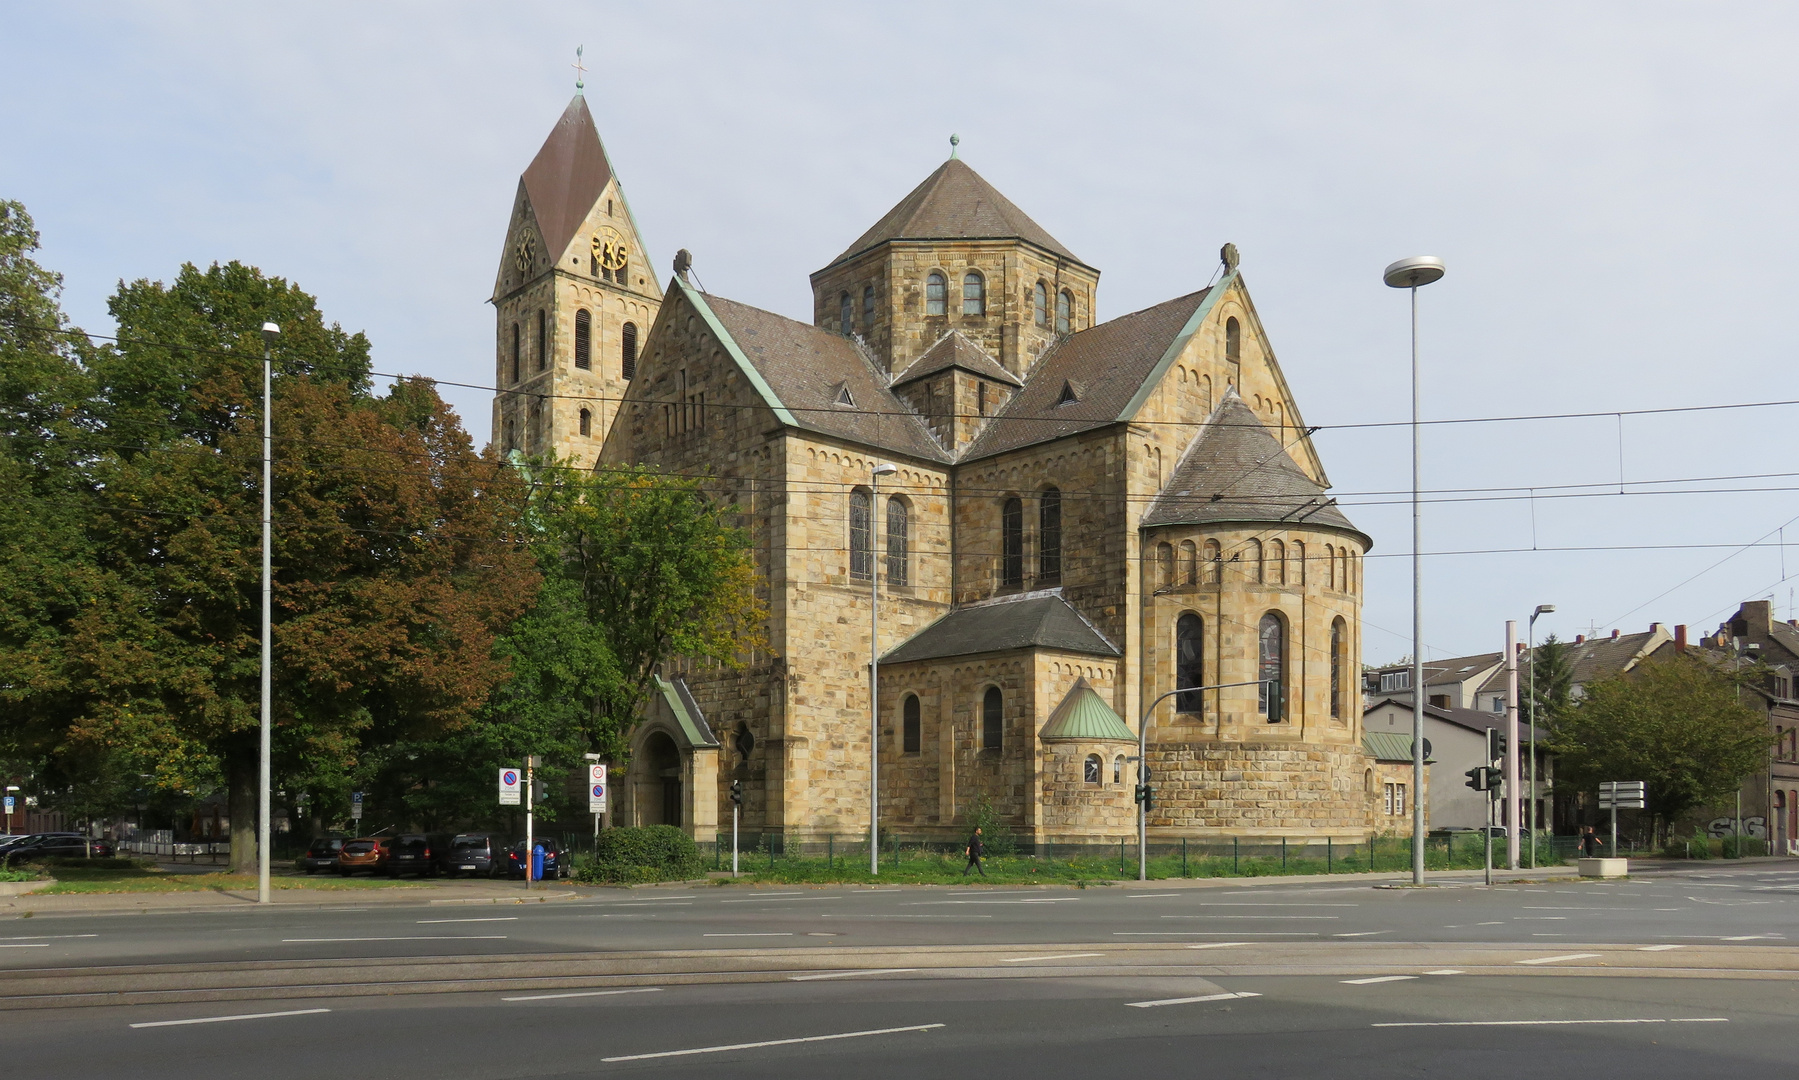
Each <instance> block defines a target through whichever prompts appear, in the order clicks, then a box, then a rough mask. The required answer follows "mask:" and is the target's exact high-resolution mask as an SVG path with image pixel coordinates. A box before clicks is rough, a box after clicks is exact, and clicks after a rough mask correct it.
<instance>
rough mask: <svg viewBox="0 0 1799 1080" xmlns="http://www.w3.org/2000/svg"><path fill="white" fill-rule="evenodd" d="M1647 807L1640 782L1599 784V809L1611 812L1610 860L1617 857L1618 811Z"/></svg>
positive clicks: (1618, 781) (1645, 796) (1607, 781)
mask: <svg viewBox="0 0 1799 1080" xmlns="http://www.w3.org/2000/svg"><path fill="white" fill-rule="evenodd" d="M1647 805H1648V802H1647V792H1645V791H1644V785H1643V781H1641V780H1605V781H1601V782H1600V784H1599V809H1601V810H1610V811H1611V812H1612V858H1614V859H1615V858H1617V857H1618V811H1620V810H1642V809H1644V808H1645V807H1646V806H1647Z"/></svg>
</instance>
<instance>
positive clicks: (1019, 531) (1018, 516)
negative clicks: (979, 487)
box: [999, 499, 1024, 585]
mask: <svg viewBox="0 0 1799 1080" xmlns="http://www.w3.org/2000/svg"><path fill="white" fill-rule="evenodd" d="M999 534H1000V535H999V546H1000V560H999V578H1000V583H1001V584H1002V585H1022V584H1024V502H1023V501H1022V500H1020V499H1007V500H1006V502H1005V505H1004V506H1002V507H1001V508H1000V512H999Z"/></svg>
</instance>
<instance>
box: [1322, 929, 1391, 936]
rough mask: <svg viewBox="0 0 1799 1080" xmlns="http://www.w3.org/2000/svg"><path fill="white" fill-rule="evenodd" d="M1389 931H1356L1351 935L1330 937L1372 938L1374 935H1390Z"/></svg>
mask: <svg viewBox="0 0 1799 1080" xmlns="http://www.w3.org/2000/svg"><path fill="white" fill-rule="evenodd" d="M1392 932H1393V931H1391V930H1358V931H1356V932H1355V933H1353V934H1332V935H1331V937H1373V936H1375V935H1376V934H1391V933H1392Z"/></svg>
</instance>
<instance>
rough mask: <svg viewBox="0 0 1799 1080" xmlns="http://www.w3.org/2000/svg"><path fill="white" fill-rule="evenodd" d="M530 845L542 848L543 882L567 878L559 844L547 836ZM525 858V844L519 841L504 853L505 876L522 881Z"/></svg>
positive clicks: (566, 868)
mask: <svg viewBox="0 0 1799 1080" xmlns="http://www.w3.org/2000/svg"><path fill="white" fill-rule="evenodd" d="M531 843H532V846H533V847H536V846H538V845H542V847H543V879H544V880H545V881H554V880H556V879H557V878H563V877H567V876H568V867H567V866H566V865H564V863H565V860H564V859H563V858H562V845H561V844H558V843H557V842H556V841H555V839H554V838H553V837H548V836H540V837H538V838H537V839H535V840H533V841H532V842H531ZM525 858H526V855H525V842H524V841H523V840H520V841H519V842H518V843H516V844H514V845H512V847H511V848H509V849H508V850H507V852H506V876H507V877H515V878H519V879H520V880H523V879H524V876H525V862H524V860H525Z"/></svg>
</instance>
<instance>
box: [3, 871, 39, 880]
mask: <svg viewBox="0 0 1799 1080" xmlns="http://www.w3.org/2000/svg"><path fill="white" fill-rule="evenodd" d="M42 876H43V875H42V874H40V873H38V872H37V870H36V869H24V868H21V869H14V870H6V869H0V881H36V880H37V879H38V878H40V877H42Z"/></svg>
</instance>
